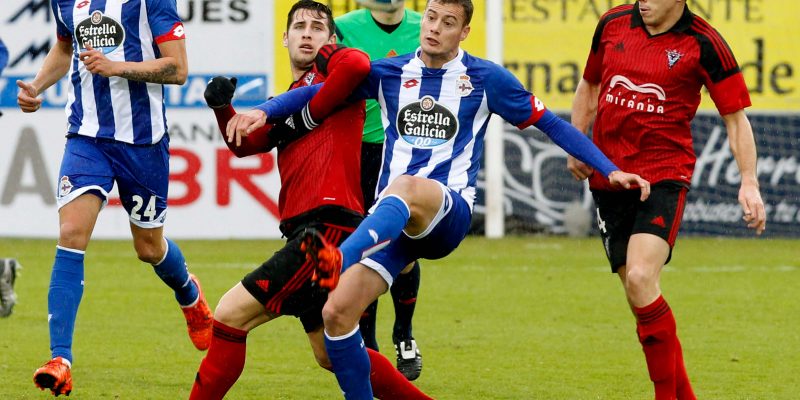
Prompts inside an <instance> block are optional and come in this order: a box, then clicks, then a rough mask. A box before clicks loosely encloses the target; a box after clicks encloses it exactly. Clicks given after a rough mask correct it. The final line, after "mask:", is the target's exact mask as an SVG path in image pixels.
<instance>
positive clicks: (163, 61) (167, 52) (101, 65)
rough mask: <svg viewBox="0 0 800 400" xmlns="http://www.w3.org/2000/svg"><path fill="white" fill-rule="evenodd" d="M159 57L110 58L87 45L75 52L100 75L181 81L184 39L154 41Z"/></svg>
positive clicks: (184, 66) (185, 67) (186, 68)
mask: <svg viewBox="0 0 800 400" xmlns="http://www.w3.org/2000/svg"><path fill="white" fill-rule="evenodd" d="M158 49H159V51H160V52H161V58H158V59H155V60H148V61H141V62H126V61H111V60H109V59H108V58H107V57H106V56H105V54H103V52H102V51H98V50H95V49H94V48H92V46H88V47H87V48H86V50H85V51H82V52H81V53H80V54H78V59H79V60H81V62H83V63H84V65H86V69H87V70H88V71H89V72H91V73H93V74H98V75H101V76H104V77H111V76H118V77H120V78H125V79H129V80H132V81H141V82H150V83H161V84H175V85H182V84H184V83H185V82H186V77H187V75H188V73H189V63H188V61H187V57H186V42H185V40H170V41H166V42H163V43H160V44H159V45H158Z"/></svg>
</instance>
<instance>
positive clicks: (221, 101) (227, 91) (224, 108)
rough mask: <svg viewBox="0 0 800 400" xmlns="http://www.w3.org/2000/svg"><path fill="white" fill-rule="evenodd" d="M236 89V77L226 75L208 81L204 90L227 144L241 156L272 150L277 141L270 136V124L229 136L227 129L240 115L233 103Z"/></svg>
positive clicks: (207, 102) (234, 152) (237, 155)
mask: <svg viewBox="0 0 800 400" xmlns="http://www.w3.org/2000/svg"><path fill="white" fill-rule="evenodd" d="M235 91H236V78H231V79H228V78H226V77H224V76H216V77H214V78H213V79H211V81H209V82H208V86H206V90H205V92H204V96H205V98H206V104H208V106H209V107H211V109H212V110H214V116H215V117H216V119H217V125H218V126H219V132H220V134H221V135H222V138H223V140H224V141H225V145H227V146H228V149H230V151H231V152H233V154H235V155H236V157H239V158H241V157H246V156H249V155H252V154H258V153H265V152H268V151H270V150H272V148H274V147H275V143H274V141H272V140H270V137H269V130H270V128H271V127H272V125H270V124H267V125H265V126H262V127H261V128H259V129H256V130H255V131H253V132H252V133H251V134H250V135H247V136H245V137H241V136H236V137H235V140H234V137H231V136H229V134H228V132H227V130H228V126H229V125H230V124H231V120H233V119H235V118H237V116H239V115H240V114H237V113H236V110H235V109H234V108H233V106H232V105H231V100H232V99H233V94H234V92H235Z"/></svg>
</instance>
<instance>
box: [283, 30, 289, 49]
mask: <svg viewBox="0 0 800 400" xmlns="http://www.w3.org/2000/svg"><path fill="white" fill-rule="evenodd" d="M283 47H289V34H288V33H286V32H283Z"/></svg>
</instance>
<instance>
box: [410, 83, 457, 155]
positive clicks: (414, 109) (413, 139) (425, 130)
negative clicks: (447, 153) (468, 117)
mask: <svg viewBox="0 0 800 400" xmlns="http://www.w3.org/2000/svg"><path fill="white" fill-rule="evenodd" d="M397 131H398V133H399V134H400V136H401V137H402V138H403V140H405V141H406V142H408V143H410V144H411V145H413V146H415V147H422V148H431V147H436V146H439V145H441V144H444V143H447V142H448V141H449V140H450V139H452V138H453V137H454V136H455V135H456V133H457V132H458V118H456V116H455V115H453V112H452V111H450V110H449V109H448V108H447V107H445V106H443V105H441V104H439V103H437V102H436V100H435V99H434V98H433V97H431V96H425V97H423V98H421V99H420V100H419V101H417V102H413V103H409V104H407V105H405V106H404V107H403V108H402V109H400V112H398V113H397Z"/></svg>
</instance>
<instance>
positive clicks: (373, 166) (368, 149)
mask: <svg viewBox="0 0 800 400" xmlns="http://www.w3.org/2000/svg"><path fill="white" fill-rule="evenodd" d="M382 162H383V143H366V142H364V143H361V193H363V194H364V212H365V213H366V212H367V211H368V210H369V208H370V207H372V203H373V202H374V201H375V188H377V187H378V174H379V173H380V171H381V163H382Z"/></svg>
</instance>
